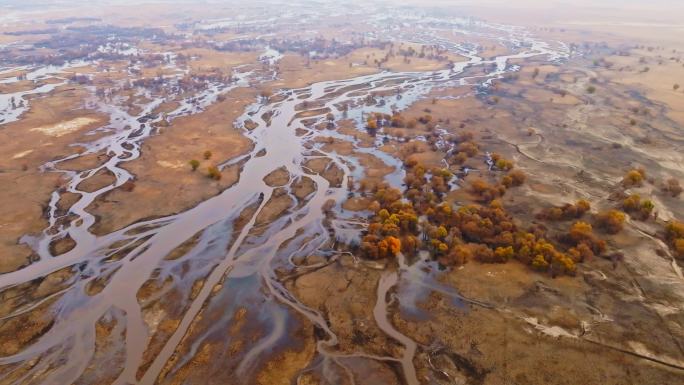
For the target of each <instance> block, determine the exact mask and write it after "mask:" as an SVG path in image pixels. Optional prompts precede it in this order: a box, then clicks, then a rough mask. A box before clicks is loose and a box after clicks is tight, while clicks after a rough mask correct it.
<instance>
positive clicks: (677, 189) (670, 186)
mask: <svg viewBox="0 0 684 385" xmlns="http://www.w3.org/2000/svg"><path fill="white" fill-rule="evenodd" d="M662 190H663V192H665V193H668V194H670V195H671V196H672V197H673V198H676V197H678V196H679V194H681V193H682V186H680V185H679V181H678V180H677V179H674V178H670V179H668V180H667V182H665V185H664V186H663V187H662Z"/></svg>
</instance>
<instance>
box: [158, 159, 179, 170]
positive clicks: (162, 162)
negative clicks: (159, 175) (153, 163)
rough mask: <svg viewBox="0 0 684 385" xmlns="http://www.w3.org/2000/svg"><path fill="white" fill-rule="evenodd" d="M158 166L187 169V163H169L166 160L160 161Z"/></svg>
mask: <svg viewBox="0 0 684 385" xmlns="http://www.w3.org/2000/svg"><path fill="white" fill-rule="evenodd" d="M157 164H158V165H160V166H162V167H164V168H172V169H179V168H183V167H185V163H183V162H181V161H175V162H167V161H165V160H158V161H157Z"/></svg>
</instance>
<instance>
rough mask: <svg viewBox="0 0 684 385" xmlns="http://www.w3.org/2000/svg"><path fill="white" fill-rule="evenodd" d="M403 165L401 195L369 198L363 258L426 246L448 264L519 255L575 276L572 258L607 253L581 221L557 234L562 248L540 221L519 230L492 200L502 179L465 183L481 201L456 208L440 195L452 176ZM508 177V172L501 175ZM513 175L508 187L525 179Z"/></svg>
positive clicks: (386, 191) (385, 190) (383, 192)
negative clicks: (563, 232)
mask: <svg viewBox="0 0 684 385" xmlns="http://www.w3.org/2000/svg"><path fill="white" fill-rule="evenodd" d="M405 166H406V168H407V173H406V178H405V185H406V189H405V191H404V192H403V193H402V192H401V191H400V190H398V189H394V188H389V187H387V186H382V185H381V186H379V187H378V188H376V190H375V191H374V201H373V202H372V203H371V204H370V205H369V209H370V210H371V211H372V212H373V217H372V219H371V223H370V225H369V226H368V230H367V231H366V233H365V235H364V237H363V239H362V244H361V252H362V254H363V255H364V256H365V257H366V258H370V259H379V258H387V257H393V256H396V255H397V254H398V253H399V252H400V251H401V252H403V253H405V254H407V255H412V254H414V253H416V252H417V251H418V250H427V251H428V252H430V254H431V255H432V256H433V258H435V259H437V260H438V261H440V263H442V264H444V265H448V266H454V265H460V264H464V263H467V262H469V261H479V262H482V263H506V262H508V261H510V260H518V261H520V262H522V263H524V264H526V265H528V266H530V267H532V268H534V269H537V270H540V271H546V272H549V273H550V274H552V275H559V274H574V272H575V271H576V263H579V262H582V261H584V260H586V259H588V258H592V257H594V256H595V255H600V254H601V253H603V252H604V251H605V242H603V241H601V240H599V239H598V238H597V237H596V236H595V235H594V234H593V230H592V227H591V225H589V224H587V223H585V222H577V223H575V224H574V225H573V226H572V228H571V230H570V232H569V233H568V234H567V235H564V236H563V237H561V238H560V242H559V245H560V246H562V249H559V248H557V246H555V245H554V244H553V243H551V241H550V238H549V236H548V235H547V234H546V230H545V229H544V228H542V227H540V226H536V227H532V228H530V229H528V230H522V229H519V228H518V227H517V226H516V224H515V222H514V220H513V218H512V217H511V216H510V214H509V213H508V212H507V211H506V210H505V208H504V207H503V205H502V203H501V201H500V200H499V199H497V198H498V197H500V196H502V195H503V194H504V193H505V192H506V190H507V188H508V187H507V186H505V185H504V184H503V183H501V182H498V183H496V184H490V183H487V182H485V181H484V180H482V179H476V180H474V181H473V182H472V183H471V186H470V188H471V190H472V192H473V193H474V194H475V195H476V196H477V197H478V199H477V200H478V202H479V203H475V204H469V205H464V206H460V207H454V206H453V205H452V204H451V203H449V202H447V201H445V200H444V198H445V196H446V193H447V192H448V191H449V189H448V185H449V183H450V182H451V180H452V179H453V175H452V174H451V172H449V170H446V169H440V168H435V169H431V170H427V169H426V168H425V167H424V166H423V165H421V164H418V163H417V162H407V164H406V165H405ZM509 175H510V172H509V174H507V175H504V177H506V176H509ZM523 175H524V174H523ZM502 179H503V178H502ZM512 179H513V180H515V181H516V182H515V183H513V184H511V186H514V185H519V184H521V183H522V181H523V180H524V178H512ZM587 205H588V204H587ZM578 206H579V207H580V209H579V210H580V211H581V210H584V211H587V210H588V207H587V208H586V209H585V205H584V203H580V204H578ZM573 207H574V206H573ZM568 211H570V210H568ZM574 215H576V214H574Z"/></svg>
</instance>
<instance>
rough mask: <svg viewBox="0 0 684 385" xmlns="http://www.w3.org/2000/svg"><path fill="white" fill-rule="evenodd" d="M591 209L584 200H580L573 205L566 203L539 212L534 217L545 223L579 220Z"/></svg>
mask: <svg viewBox="0 0 684 385" xmlns="http://www.w3.org/2000/svg"><path fill="white" fill-rule="evenodd" d="M590 209H591V205H590V204H589V202H587V201H586V200H584V199H580V200H578V201H577V202H575V204H571V203H566V204H564V205H563V206H560V207H551V208H546V209H543V210H542V211H540V212H539V213H538V214H537V215H536V217H537V219H540V220H546V221H569V220H572V219H580V218H582V217H583V216H584V214H585V213H587V212H588V211H589V210H590Z"/></svg>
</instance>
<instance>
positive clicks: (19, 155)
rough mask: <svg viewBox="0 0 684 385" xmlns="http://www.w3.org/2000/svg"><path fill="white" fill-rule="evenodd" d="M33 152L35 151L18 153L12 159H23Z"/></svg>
mask: <svg viewBox="0 0 684 385" xmlns="http://www.w3.org/2000/svg"><path fill="white" fill-rule="evenodd" d="M32 152H33V150H26V151H22V152H18V153H16V154H14V156H13V157H12V159H19V158H23V157H25V156H26V155H28V154H30V153H32Z"/></svg>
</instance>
